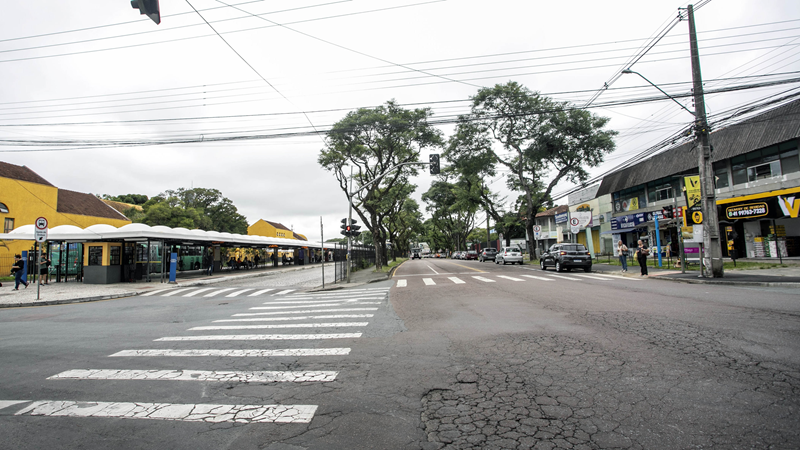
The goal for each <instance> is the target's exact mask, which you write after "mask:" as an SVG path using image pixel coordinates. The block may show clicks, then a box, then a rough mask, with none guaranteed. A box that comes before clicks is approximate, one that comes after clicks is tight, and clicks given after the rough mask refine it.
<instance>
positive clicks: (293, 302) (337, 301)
mask: <svg viewBox="0 0 800 450" xmlns="http://www.w3.org/2000/svg"><path fill="white" fill-rule="evenodd" d="M284 298H285V297H284ZM384 298H385V297H359V298H349V299H348V298H342V299H333V298H329V299H327V300H287V301H285V302H275V301H268V302H264V303H262V305H309V306H314V305H317V304H325V303H331V304H334V303H335V304H337V305H344V304H347V303H353V302H357V301H359V300H383V299H384Z"/></svg>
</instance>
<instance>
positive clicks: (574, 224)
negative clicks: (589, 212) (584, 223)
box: [569, 217, 581, 234]
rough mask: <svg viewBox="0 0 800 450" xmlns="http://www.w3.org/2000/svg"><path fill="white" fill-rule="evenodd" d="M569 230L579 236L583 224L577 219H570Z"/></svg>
mask: <svg viewBox="0 0 800 450" xmlns="http://www.w3.org/2000/svg"><path fill="white" fill-rule="evenodd" d="M569 230H570V231H572V234H578V232H579V231H581V222H580V220H578V218H577V217H573V218H571V219H569Z"/></svg>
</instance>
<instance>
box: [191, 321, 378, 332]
mask: <svg viewBox="0 0 800 450" xmlns="http://www.w3.org/2000/svg"><path fill="white" fill-rule="evenodd" d="M367 325H369V322H332V323H292V324H289V323H281V324H275V325H218V326H204V327H194V328H189V331H208V330H259V329H268V328H338V327H365V326H367Z"/></svg>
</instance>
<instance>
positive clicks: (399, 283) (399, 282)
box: [397, 280, 408, 287]
mask: <svg viewBox="0 0 800 450" xmlns="http://www.w3.org/2000/svg"><path fill="white" fill-rule="evenodd" d="M406 286H408V280H397V287H406Z"/></svg>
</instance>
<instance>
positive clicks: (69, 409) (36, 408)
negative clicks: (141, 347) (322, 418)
mask: <svg viewBox="0 0 800 450" xmlns="http://www.w3.org/2000/svg"><path fill="white" fill-rule="evenodd" d="M316 411H317V406H316V405H215V404H204V403H198V404H175V403H140V402H136V403H129V402H113V403H112V402H76V401H63V400H41V401H37V402H33V403H31V404H30V405H29V406H28V407H26V408H23V409H21V410H19V411H17V412H16V414H15V415H17V416H58V417H114V418H123V419H153V420H178V421H183V422H208V423H219V422H235V423H240V424H241V423H245V424H246V423H309V422H311V419H312V418H313V417H314V413H315V412H316Z"/></svg>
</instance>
